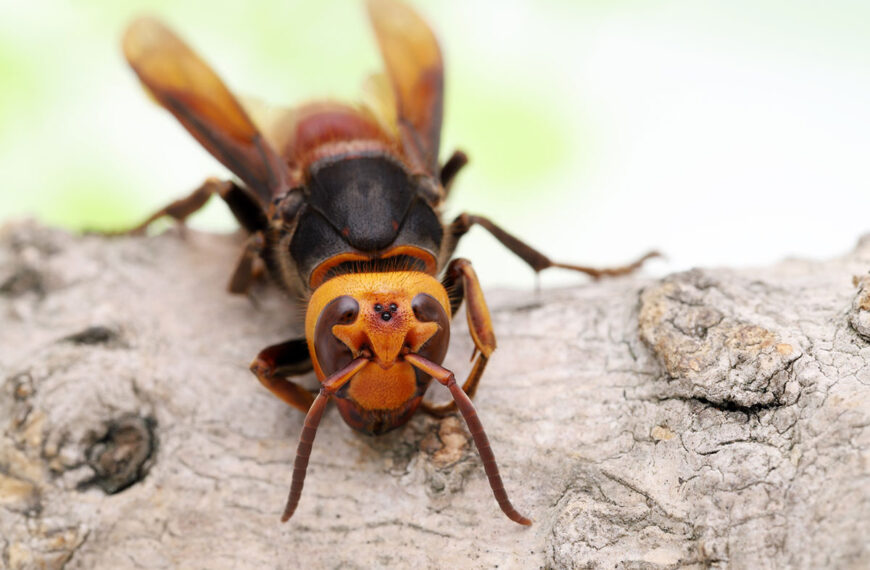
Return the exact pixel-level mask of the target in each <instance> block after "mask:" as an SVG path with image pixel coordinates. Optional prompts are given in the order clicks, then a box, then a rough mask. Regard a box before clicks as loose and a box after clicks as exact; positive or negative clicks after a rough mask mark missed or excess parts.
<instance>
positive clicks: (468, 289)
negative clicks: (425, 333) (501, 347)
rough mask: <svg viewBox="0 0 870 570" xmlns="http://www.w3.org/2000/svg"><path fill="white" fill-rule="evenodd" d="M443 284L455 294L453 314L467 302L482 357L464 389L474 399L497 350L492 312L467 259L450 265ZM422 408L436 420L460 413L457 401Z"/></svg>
mask: <svg viewBox="0 0 870 570" xmlns="http://www.w3.org/2000/svg"><path fill="white" fill-rule="evenodd" d="M442 283H443V285H444V288H445V289H447V291H448V292H449V293H450V294H451V296H450V309H451V313H455V312H456V311H457V310H459V306H460V305H461V304H462V301H463V299H466V300H467V303H466V306H465V313H466V316H467V318H468V329H469V331H470V332H471V339H472V340H473V341H474V351H475V353H478V354H477V359H476V360H475V361H474V367H473V368H472V369H471V372H470V373H469V375H468V378H467V379H466V380H465V383H464V384H463V385H462V390H463V391H464V392H465V393H466V394H468V397H469V398H474V394H475V393H476V392H477V385H478V383H480V378H481V376H483V371H484V369H485V368H486V363H487V362H488V361H489V356H490V355H491V354H492V351H493V350H495V347H496V341H495V332H494V331H493V330H492V320H491V319H490V316H489V308H488V307H487V306H486V299H484V297H483V290H482V289H481V288H480V282H479V281H478V280H477V274H476V273H475V272H474V269H472V267H471V262H470V261H468V260H467V259H461V258H460V259H454V260H453V261H451V262H450V265H448V266H447V273H446V274H445V276H444V281H443V282H442ZM472 358H473V355H472ZM421 407H422V409H423V411H424V412H426V413H429V414H432V415H433V416H436V417H443V416H445V415H447V414H449V413H450V412H452V411H453V410H455V409H456V401H455V400H454V401H452V402H448V403H446V404H429V403H427V402H425V401H424V402H422V404H421Z"/></svg>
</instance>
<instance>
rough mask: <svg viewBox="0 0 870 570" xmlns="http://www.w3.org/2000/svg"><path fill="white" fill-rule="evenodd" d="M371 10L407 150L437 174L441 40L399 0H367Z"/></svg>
mask: <svg viewBox="0 0 870 570" xmlns="http://www.w3.org/2000/svg"><path fill="white" fill-rule="evenodd" d="M368 11H369V16H370V18H371V21H372V25H373V26H374V29H375V35H376V36H377V39H378V44H379V46H380V48H381V55H382V56H383V58H384V62H385V63H386V65H387V75H388V76H389V78H390V82H391V83H392V86H393V92H394V94H395V102H396V119H397V125H398V131H399V137H400V139H401V142H402V146H403V148H404V150H405V154H406V155H408V158H409V159H410V160H411V161H412V162H415V163H416V165H417V166H418V167H421V168H423V169H425V170H426V172H428V173H430V174H436V173H437V172H438V146H439V144H440V139H441V117H442V112H443V105H444V66H443V63H442V60H441V50H440V48H439V47H438V41H437V40H436V39H435V35H434V34H433V33H432V30H431V29H430V28H429V26H427V25H426V23H425V22H424V21H423V20H422V19H421V18H420V16H418V15H417V14H416V13H415V12H414V11H413V10H411V9H410V8H409V7H408V6H406V5H404V4H402V3H401V2H398V1H397V0H368Z"/></svg>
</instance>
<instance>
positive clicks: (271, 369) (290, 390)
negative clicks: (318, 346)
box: [251, 338, 314, 412]
mask: <svg viewBox="0 0 870 570" xmlns="http://www.w3.org/2000/svg"><path fill="white" fill-rule="evenodd" d="M312 368H313V366H312V364H311V357H310V356H309V354H308V344H307V343H306V342H305V339H304V338H297V339H293V340H288V341H287V342H282V343H281V344H275V345H272V346H270V347H267V348H264V349H263V350H262V351H260V354H258V355H257V358H255V359H254V362H252V363H251V372H253V373H254V374H255V375H256V376H257V379H258V380H260V382H261V383H262V384H263V386H265V387H266V388H268V389H269V390H270V391H271V392H272V393H273V394H275V395H276V396H278V397H279V398H281V399H282V400H284V402H286V403H287V404H290V405H291V406H293V407H294V408H297V409H299V410H302V411H303V412H307V411H308V409H309V408H310V407H311V404H312V403H313V402H314V396H312V395H311V392H309V391H308V390H306V389H304V388H302V387H301V386H299V385H298V384H296V383H294V382H292V381H290V380H288V379H287V377H288V376H299V375H301V374H305V373H306V372H310V371H311V370H312Z"/></svg>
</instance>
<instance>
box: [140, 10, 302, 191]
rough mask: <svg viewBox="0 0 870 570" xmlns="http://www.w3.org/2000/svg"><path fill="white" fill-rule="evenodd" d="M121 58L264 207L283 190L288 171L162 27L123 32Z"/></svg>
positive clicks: (213, 78)
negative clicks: (252, 192) (122, 55)
mask: <svg viewBox="0 0 870 570" xmlns="http://www.w3.org/2000/svg"><path fill="white" fill-rule="evenodd" d="M123 47H124V55H125V56H126V58H127V61H128V62H129V63H130V66H131V67H132V68H133V70H134V71H135V72H136V75H138V76H139V79H140V80H141V81H142V83H143V84H144V85H145V87H146V88H147V89H148V91H150V92H151V94H152V95H153V96H154V98H155V99H157V101H158V102H159V103H160V104H161V105H162V106H163V107H165V108H166V109H167V110H168V111H169V112H170V113H172V114H173V115H175V118H176V119H178V120H179V121H180V122H181V124H182V125H183V126H184V128H186V129H187V130H188V131H189V132H190V134H192V135H193V136H194V138H195V139H196V140H197V141H199V143H200V144H201V145H202V146H204V147H205V148H206V150H208V151H209V152H210V153H211V154H212V155H213V156H214V157H215V158H217V159H218V160H219V161H220V162H221V163H223V165H224V166H226V167H227V168H229V169H230V170H231V171H232V172H233V173H234V174H235V175H236V176H238V177H239V178H241V179H242V181H243V182H244V183H245V184H246V185H247V186H248V187H249V188H251V189H252V190H253V191H254V192H256V194H257V196H259V198H260V200H261V201H262V202H263V203H264V204H268V203H270V202H271V200H272V197H273V196H278V195H282V194H284V192H286V190H287V180H288V171H287V166H286V164H284V162H283V161H282V160H281V158H280V157H279V156H278V154H277V153H276V152H275V151H274V149H273V148H272V147H270V146H269V144H268V143H267V142H266V141H265V139H264V138H263V137H262V135H261V134H260V132H259V131H258V130H257V128H256V127H255V126H254V124H253V122H251V119H250V118H249V117H248V115H247V113H245V111H244V109H243V108H242V106H241V105H240V104H239V102H238V101H237V100H236V98H235V97H234V96H233V94H232V93H230V91H229V89H227V87H226V85H224V83H223V82H222V81H221V79H220V78H219V77H218V76H217V75H216V74H215V72H214V71H212V69H211V68H210V67H209V66H208V65H207V64H206V63H205V62H204V61H203V60H202V59H200V58H199V56H197V55H196V54H195V53H194V52H193V51H192V50H191V49H190V48H189V47H187V45H186V44H185V43H184V42H183V41H181V39H179V38H178V36H176V35H175V34H174V33H173V32H172V31H171V30H169V28H167V27H166V26H164V25H163V24H162V23H161V22H159V21H157V20H154V19H150V18H142V19H139V20H136V21H135V22H133V23H132V24H131V25H130V27H129V28H127V31H126V33H125V34H124V39H123Z"/></svg>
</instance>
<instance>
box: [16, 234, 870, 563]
mask: <svg viewBox="0 0 870 570" xmlns="http://www.w3.org/2000/svg"><path fill="white" fill-rule="evenodd" d="M237 245H238V244H237V241H236V240H235V239H234V238H233V237H228V236H223V237H222V236H213V235H205V234H199V233H194V232H188V233H187V235H186V237H185V238H181V237H179V235H178V234H177V233H176V232H169V233H167V234H164V235H161V236H158V237H154V238H123V239H104V238H100V237H79V236H73V235H70V234H67V233H64V232H61V231H56V230H50V229H45V228H42V227H39V226H36V225H32V224H14V225H9V226H7V227H6V228H5V229H4V230H3V231H2V235H0V319H2V320H0V322H2V325H0V425H2V429H3V434H2V438H0V560H2V565H4V566H6V567H9V568H35V567H48V568H54V567H61V566H64V565H66V567H68V568H134V567H142V568H210V569H214V568H239V567H252V568H279V567H280V568H293V567H343V568H370V567H378V566H394V567H408V566H412V565H413V566H414V567H452V568H459V567H471V568H491V567H495V566H496V565H498V567H499V568H514V567H516V568H537V567H553V568H586V567H591V568H614V567H616V568H675V567H680V568H682V567H709V566H712V567H730V568H784V567H793V568H822V567H825V568H867V567H870V546H868V540H870V539H868V537H870V365H868V363H870V345H868V339H870V334H868V331H870V316H868V314H870V301H868V295H870V281H868V279H867V278H862V276H863V275H865V274H866V273H867V270H868V267H870V240H864V241H862V242H861V243H860V244H859V246H858V247H857V249H856V250H855V251H854V252H853V253H851V254H850V255H848V256H846V257H843V258H840V259H834V260H830V261H825V262H815V261H805V260H790V261H786V262H783V263H780V264H778V265H776V266H774V267H770V268H760V269H747V270H739V271H737V270H728V269H704V270H693V271H689V272H685V273H679V274H675V275H671V276H669V277H667V278H665V279H662V280H652V279H649V278H645V277H632V278H626V279H618V280H606V281H601V282H597V283H587V284H581V285H578V286H577V287H574V288H571V289H561V290H549V291H544V292H542V293H541V294H540V296H539V297H538V298H535V296H534V295H532V294H531V293H530V292H528V291H522V292H517V291H496V292H490V293H489V301H490V306H491V309H492V313H493V319H494V324H495V327H496V331H497V335H498V341H499V349H498V350H497V351H496V353H495V355H494V357H493V359H492V361H491V365H490V367H489V369H488V370H487V373H486V375H485V377H484V380H483V382H482V384H481V387H480V390H479V391H478V394H477V397H476V399H475V404H476V406H477V408H478V411H479V413H480V416H481V419H482V421H483V423H484V426H485V427H486V429H487V431H488V433H489V436H490V439H491V440H492V444H493V448H494V450H495V453H496V457H497V458H498V460H499V462H500V465H501V468H502V474H503V476H504V478H505V482H506V485H507V488H508V491H509V493H510V495H511V497H512V499H513V500H514V502H515V504H516V505H517V506H518V507H519V509H520V510H521V511H522V512H524V513H526V514H529V515H530V516H531V517H532V518H533V519H534V521H535V523H534V525H533V526H532V527H530V528H522V527H520V526H518V525H516V524H514V523H511V522H510V521H508V520H507V519H506V518H505V517H504V516H503V515H502V514H501V512H500V511H499V510H498V508H497V507H496V504H495V501H494V500H493V498H492V495H491V493H490V490H489V488H488V485H487V482H486V478H485V476H484V474H483V469H482V466H481V464H480V461H479V459H478V456H477V453H476V451H475V449H474V447H473V444H471V443H470V441H469V436H468V433H467V431H466V429H465V426H464V424H463V423H462V421H461V420H460V419H458V418H456V417H449V418H446V419H444V420H436V419H432V418H430V417H426V416H424V415H418V416H417V417H415V418H414V419H413V420H412V421H411V422H410V424H409V425H408V426H407V427H405V428H404V429H399V430H397V431H394V432H391V433H390V434H387V435H385V436H381V437H378V438H371V437H366V436H362V435H358V434H357V433H355V432H353V431H351V430H350V429H348V428H347V427H346V426H345V425H344V424H343V422H342V421H341V419H340V417H339V416H338V414H337V413H336V412H335V411H334V408H332V407H331V406H330V409H329V410H328V411H327V414H326V416H325V418H324V421H323V423H322V424H321V427H320V432H319V433H318V436H317V441H316V443H315V446H314V452H313V455H312V458H311V466H310V471H309V476H308V480H307V481H306V485H305V491H304V493H303V496H302V502H301V504H300V507H299V510H298V511H297V513H296V514H295V516H294V518H293V519H292V520H291V521H290V522H289V523H287V524H284V525H282V524H280V523H279V522H278V517H279V515H280V512H281V509H282V507H283V501H284V499H285V497H286V493H287V490H288V485H289V479H290V472H291V469H292V461H293V456H294V452H295V447H296V442H297V437H298V435H299V432H300V429H301V426H302V419H303V418H302V414H300V413H298V412H296V411H294V410H293V409H290V408H288V407H287V406H285V405H284V404H282V403H281V402H280V401H278V400H277V399H275V398H273V397H272V396H271V395H270V394H269V393H268V392H267V391H266V390H265V389H263V388H262V387H261V386H260V385H259V383H258V382H257V381H256V380H255V379H254V377H253V376H252V375H251V374H250V372H249V371H248V370H247V367H248V363H249V362H250V361H251V359H252V357H253V356H254V355H255V354H256V353H257V351H258V350H259V349H261V348H263V347H264V346H266V345H268V344H271V343H275V342H278V341H281V340H284V339H287V338H290V337H291V336H293V335H296V334H298V332H299V329H298V322H297V319H298V316H299V313H298V310H297V309H296V308H295V307H294V306H293V304H292V303H290V302H289V301H288V300H287V299H285V298H282V296H281V295H280V294H278V293H277V292H276V291H274V290H273V289H271V288H268V287H263V288H260V289H258V290H257V291H255V293H254V301H252V300H251V299H249V298H245V297H233V296H230V295H228V294H226V293H225V292H224V285H225V283H226V280H227V278H228V276H229V273H230V270H231V266H232V264H233V260H234V259H235V257H236V253H237V249H236V247H237ZM855 276H857V278H856V280H855V283H853V277H855ZM856 285H857V287H856ZM455 326H456V331H455V332H454V336H453V341H452V343H453V344H452V346H451V350H450V354H449V356H448V361H447V364H448V366H450V367H454V368H456V369H459V370H467V369H468V362H467V359H468V356H469V355H470V354H471V343H470V341H469V340H468V337H467V334H466V333H464V332H463V331H465V328H464V324H463V323H462V321H461V320H457V321H456V325H455Z"/></svg>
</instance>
